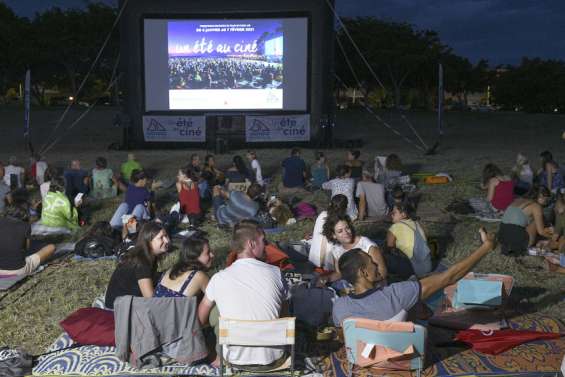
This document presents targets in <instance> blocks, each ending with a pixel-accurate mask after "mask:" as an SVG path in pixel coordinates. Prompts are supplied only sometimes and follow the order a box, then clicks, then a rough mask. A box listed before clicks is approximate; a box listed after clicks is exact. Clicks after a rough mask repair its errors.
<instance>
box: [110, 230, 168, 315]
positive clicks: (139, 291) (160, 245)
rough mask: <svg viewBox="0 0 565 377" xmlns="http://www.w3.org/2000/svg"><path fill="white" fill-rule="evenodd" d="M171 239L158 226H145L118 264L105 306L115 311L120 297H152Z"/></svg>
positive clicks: (111, 280) (111, 279)
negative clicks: (116, 301)
mask: <svg viewBox="0 0 565 377" xmlns="http://www.w3.org/2000/svg"><path fill="white" fill-rule="evenodd" d="M169 244H170V240H169V236H168V234H167V232H166V231H165V229H164V228H163V226H162V225H161V224H159V223H156V222H149V223H146V224H144V225H143V226H142V227H141V230H140V231H139V234H138V236H137V242H136V245H135V247H134V248H133V249H132V250H130V251H128V252H127V253H126V254H125V255H124V257H123V258H122V259H121V260H120V261H119V262H118V266H117V267H116V269H115V270H114V272H113V273H112V277H111V278H110V282H109V284H108V289H107V290H106V298H105V301H104V304H105V306H106V307H107V308H109V309H113V308H114V300H115V299H116V298H117V297H119V296H125V295H131V296H137V297H153V294H154V293H155V289H154V287H155V283H156V282H157V279H156V277H157V264H158V261H159V259H160V258H161V257H162V256H163V255H164V254H165V253H166V252H167V251H168V249H169Z"/></svg>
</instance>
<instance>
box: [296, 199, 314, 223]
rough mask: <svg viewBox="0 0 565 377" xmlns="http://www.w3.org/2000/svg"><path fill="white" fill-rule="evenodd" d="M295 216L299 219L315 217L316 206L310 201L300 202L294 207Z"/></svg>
mask: <svg viewBox="0 0 565 377" xmlns="http://www.w3.org/2000/svg"><path fill="white" fill-rule="evenodd" d="M293 212H294V216H296V219H297V220H302V219H315V218H316V216H317V213H316V207H314V206H313V205H312V204H310V203H306V202H300V203H298V204H297V205H296V207H294V209H293Z"/></svg>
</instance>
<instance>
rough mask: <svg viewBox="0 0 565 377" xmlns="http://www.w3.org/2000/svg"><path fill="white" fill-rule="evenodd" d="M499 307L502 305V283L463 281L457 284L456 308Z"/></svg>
mask: <svg viewBox="0 0 565 377" xmlns="http://www.w3.org/2000/svg"><path fill="white" fill-rule="evenodd" d="M465 304H467V305H469V304H470V305H486V306H499V305H501V304H502V282H501V281H490V280H479V279H477V280H471V279H463V280H460V281H459V282H458V283H457V290H456V293H455V302H454V306H455V307H456V308H457V307H459V306H461V305H465Z"/></svg>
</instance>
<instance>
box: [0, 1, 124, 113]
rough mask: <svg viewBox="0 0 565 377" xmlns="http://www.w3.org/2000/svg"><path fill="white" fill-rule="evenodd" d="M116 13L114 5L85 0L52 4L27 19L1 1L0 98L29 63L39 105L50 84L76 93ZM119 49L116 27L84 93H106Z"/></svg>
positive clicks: (13, 90) (14, 89)
mask: <svg viewBox="0 0 565 377" xmlns="http://www.w3.org/2000/svg"><path fill="white" fill-rule="evenodd" d="M115 17H116V10H115V9H114V8H112V7H109V6H107V5H104V4H101V3H89V4H88V5H87V7H86V8H85V9H68V10H61V9H60V8H56V7H55V8H51V9H49V10H47V11H44V12H42V13H37V14H36V15H35V16H34V17H33V18H32V19H28V18H26V17H19V16H18V15H16V14H15V13H14V12H13V11H12V9H10V8H9V7H8V6H7V5H6V4H4V3H2V2H0V100H1V99H2V98H4V99H5V100H6V98H7V97H13V96H14V95H16V94H17V91H18V89H17V88H18V87H19V85H20V84H21V83H22V82H23V78H24V75H25V71H26V70H27V69H28V68H29V69H31V72H32V88H31V92H32V96H33V97H34V99H35V100H36V101H37V102H38V103H39V104H41V105H46V104H47V103H48V97H47V95H46V90H48V89H53V90H57V91H59V92H60V93H65V94H68V95H72V94H74V93H76V92H77V89H78V87H79V85H80V83H81V82H82V80H83V78H84V77H85V76H86V74H87V72H88V71H89V69H90V67H91V65H92V63H93V62H94V60H95V58H96V55H97V53H98V51H99V49H100V47H101V46H102V44H103V42H104V40H105V38H106V36H107V35H108V32H109V31H110V30H111V28H112V24H113V22H114V20H115ZM118 50H119V35H118V34H117V32H114V33H113V34H112V38H111V39H110V41H109V43H108V45H107V47H106V48H105V49H104V53H103V54H102V56H101V57H100V60H99V62H98V64H97V65H96V67H95V69H94V70H93V72H92V74H91V76H90V78H89V80H88V81H87V82H86V84H85V86H84V88H83V90H81V94H82V98H89V97H98V96H102V95H105V94H106V93H104V92H105V89H106V87H107V85H108V83H109V81H110V77H111V75H112V70H113V66H114V63H115V61H116V59H117V56H118Z"/></svg>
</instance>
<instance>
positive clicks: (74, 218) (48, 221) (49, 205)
mask: <svg viewBox="0 0 565 377" xmlns="http://www.w3.org/2000/svg"><path fill="white" fill-rule="evenodd" d="M41 223H42V224H43V225H46V226H52V227H62V228H68V229H70V230H73V231H74V230H77V229H78V228H79V225H78V212H77V209H76V208H75V207H74V206H73V205H71V202H70V201H69V198H67V196H66V195H65V194H64V193H62V192H59V191H57V192H51V191H50V192H48V193H47V195H45V198H44V199H43V208H42V210H41Z"/></svg>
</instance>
